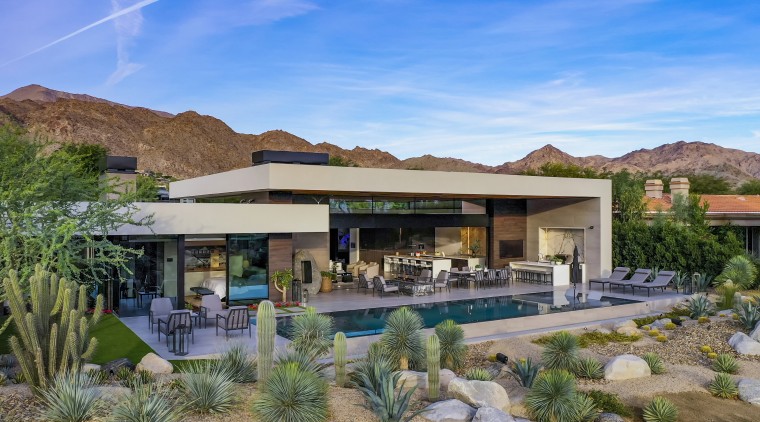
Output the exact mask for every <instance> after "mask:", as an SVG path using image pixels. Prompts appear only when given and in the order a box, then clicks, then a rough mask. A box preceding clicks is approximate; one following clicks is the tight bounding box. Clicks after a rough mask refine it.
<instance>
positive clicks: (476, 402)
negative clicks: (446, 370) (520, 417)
mask: <svg viewBox="0 0 760 422" xmlns="http://www.w3.org/2000/svg"><path fill="white" fill-rule="evenodd" d="M448 395H449V397H453V398H455V399H459V400H462V401H463V402H465V403H467V404H469V405H471V406H474V407H495V408H497V409H499V410H502V411H504V412H509V408H510V403H509V396H508V395H507V391H506V390H505V389H504V387H502V386H501V385H499V384H497V383H495V382H493V381H475V380H472V381H470V380H466V379H462V378H454V379H453V380H451V382H450V383H449V391H448Z"/></svg>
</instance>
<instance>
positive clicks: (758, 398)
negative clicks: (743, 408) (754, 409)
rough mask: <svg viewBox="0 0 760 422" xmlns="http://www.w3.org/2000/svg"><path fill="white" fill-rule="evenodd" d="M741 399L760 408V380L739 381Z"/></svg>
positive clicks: (746, 379)
mask: <svg viewBox="0 0 760 422" xmlns="http://www.w3.org/2000/svg"><path fill="white" fill-rule="evenodd" d="M739 398H740V399H742V400H744V401H746V402H747V403H751V404H754V405H758V406H760V380H756V379H750V378H745V379H743V380H741V381H739Z"/></svg>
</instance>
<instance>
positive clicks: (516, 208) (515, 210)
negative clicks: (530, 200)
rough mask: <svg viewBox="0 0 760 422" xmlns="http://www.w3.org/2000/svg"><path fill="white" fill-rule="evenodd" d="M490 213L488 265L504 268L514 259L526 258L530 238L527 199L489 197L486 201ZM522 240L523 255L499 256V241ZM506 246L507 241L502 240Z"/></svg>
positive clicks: (502, 243)
mask: <svg viewBox="0 0 760 422" xmlns="http://www.w3.org/2000/svg"><path fill="white" fill-rule="evenodd" d="M486 212H487V214H488V220H489V225H488V265H489V266H491V267H493V268H502V267H505V266H507V265H509V263H510V262H512V261H520V260H524V259H525V253H526V251H525V248H526V245H527V239H528V206H527V201H526V200H525V199H489V200H488V201H486ZM502 240H522V241H523V251H522V256H520V257H512V258H500V257H499V246H500V243H499V241H502ZM501 245H502V246H504V245H505V242H501Z"/></svg>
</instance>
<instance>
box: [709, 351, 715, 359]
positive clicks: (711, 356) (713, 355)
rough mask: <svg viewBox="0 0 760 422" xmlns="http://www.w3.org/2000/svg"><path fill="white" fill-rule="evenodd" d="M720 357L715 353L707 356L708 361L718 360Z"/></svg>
mask: <svg viewBox="0 0 760 422" xmlns="http://www.w3.org/2000/svg"><path fill="white" fill-rule="evenodd" d="M717 357H718V354H717V353H715V352H711V353H708V354H707V358H708V359H716V358H717Z"/></svg>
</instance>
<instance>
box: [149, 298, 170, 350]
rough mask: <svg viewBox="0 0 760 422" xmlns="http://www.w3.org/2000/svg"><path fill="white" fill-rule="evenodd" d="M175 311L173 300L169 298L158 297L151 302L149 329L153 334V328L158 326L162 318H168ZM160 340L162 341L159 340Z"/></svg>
mask: <svg viewBox="0 0 760 422" xmlns="http://www.w3.org/2000/svg"><path fill="white" fill-rule="evenodd" d="M173 310H174V305H172V300H171V299H169V298H168V297H157V298H155V299H153V300H151V301H150V310H149V311H148V327H149V328H150V333H151V334H153V326H154V325H155V324H158V321H159V320H160V319H161V318H166V317H168V316H169V314H170V313H171V312H172V311H173ZM159 340H160V339H159Z"/></svg>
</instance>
